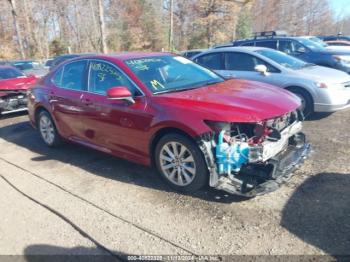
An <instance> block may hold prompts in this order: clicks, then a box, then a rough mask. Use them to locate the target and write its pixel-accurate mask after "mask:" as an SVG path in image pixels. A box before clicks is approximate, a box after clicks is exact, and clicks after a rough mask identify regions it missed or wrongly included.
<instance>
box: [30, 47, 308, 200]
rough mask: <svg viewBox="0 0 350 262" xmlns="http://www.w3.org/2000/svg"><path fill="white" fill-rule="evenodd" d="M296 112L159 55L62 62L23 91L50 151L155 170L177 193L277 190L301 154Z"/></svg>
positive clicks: (274, 95) (243, 83) (291, 102)
mask: <svg viewBox="0 0 350 262" xmlns="http://www.w3.org/2000/svg"><path fill="white" fill-rule="evenodd" d="M262 98H263V99H262ZM276 101H278V104H277V103H276ZM299 107H300V101H299V99H298V98H297V97H296V96H295V95H293V94H291V93H290V92H287V91H284V90H282V89H279V88H276V87H273V86H270V85H268V84H264V83H258V82H251V81H247V80H237V79H231V80H225V79H224V78H222V77H221V76H219V75H217V74H216V73H214V72H212V71H210V70H208V69H206V68H204V67H202V66H199V65H197V64H195V63H193V62H192V61H190V60H188V59H186V58H184V57H182V56H174V55H171V54H166V53H125V54H120V55H109V56H106V55H95V56H86V57H81V58H76V59H73V60H70V61H66V62H64V63H62V64H60V65H59V66H58V67H56V68H55V69H54V70H52V71H51V72H50V73H49V74H48V75H47V76H46V77H45V78H44V79H42V80H40V81H39V82H38V84H37V85H36V86H35V87H33V88H31V90H30V92H29V102H28V108H29V117H30V121H31V123H32V124H33V126H34V127H36V128H38V130H39V132H40V134H41V137H42V139H43V141H44V142H45V143H46V144H47V145H48V146H50V147H52V146H57V145H58V144H59V142H60V140H61V139H62V138H63V139H65V140H69V141H72V142H75V143H79V144H82V145H85V146H89V147H91V148H93V149H97V150H100V151H103V152H106V153H109V154H112V155H114V156H118V157H122V158H125V159H127V160H130V161H134V162H137V163H139V164H144V165H152V164H154V165H155V166H156V167H157V169H158V171H159V173H160V175H161V177H162V178H163V179H164V181H166V182H167V183H168V184H169V185H170V186H172V187H173V188H175V189H177V190H180V191H186V192H193V191H196V190H198V189H199V188H201V187H203V186H204V185H207V184H208V183H209V184H210V186H212V187H215V188H217V189H221V190H225V191H227V192H229V193H232V194H240V195H244V196H249V197H251V196H255V195H259V194H264V193H267V192H270V191H273V190H276V189H277V188H278V187H279V185H281V184H282V183H283V182H285V181H286V180H288V179H289V178H290V176H291V174H292V172H293V171H294V170H295V169H296V168H297V166H299V165H300V164H301V163H302V162H303V159H304V158H306V156H307V155H308V153H309V150H310V146H309V144H308V143H307V142H306V140H305V135H304V134H303V133H302V132H301V129H302V114H301V113H300V112H299V110H298V108H299Z"/></svg>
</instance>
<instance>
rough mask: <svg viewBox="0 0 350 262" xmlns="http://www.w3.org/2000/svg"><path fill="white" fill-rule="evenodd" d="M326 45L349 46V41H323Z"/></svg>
mask: <svg viewBox="0 0 350 262" xmlns="http://www.w3.org/2000/svg"><path fill="white" fill-rule="evenodd" d="M325 43H326V44H327V45H328V46H350V41H343V40H335V41H325Z"/></svg>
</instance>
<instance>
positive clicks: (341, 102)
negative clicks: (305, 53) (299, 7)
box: [192, 47, 350, 116]
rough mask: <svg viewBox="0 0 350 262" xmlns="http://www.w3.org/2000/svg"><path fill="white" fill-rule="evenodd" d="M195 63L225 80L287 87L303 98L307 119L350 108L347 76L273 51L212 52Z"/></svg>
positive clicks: (201, 56) (219, 50)
mask: <svg viewBox="0 0 350 262" xmlns="http://www.w3.org/2000/svg"><path fill="white" fill-rule="evenodd" d="M192 60H193V61H195V62H196V63H199V64H201V65H203V66H205V67H207V68H210V69H212V70H214V71H216V72H217V73H219V74H220V75H222V76H224V77H226V78H230V77H235V78H242V79H249V80H255V81H260V82H265V83H269V84H272V85H275V86H279V87H282V88H285V89H287V90H289V91H291V92H293V93H294V94H296V95H297V96H299V97H300V99H301V101H302V110H303V112H304V115H306V116H307V115H309V114H311V113H312V112H334V111H337V110H340V109H344V108H348V107H350V76H349V75H348V74H346V73H344V72H342V71H339V70H336V69H332V68H328V67H322V66H317V65H314V64H309V63H306V62H304V61H302V60H299V59H297V58H294V57H292V56H289V55H287V54H285V53H282V52H279V51H276V50H273V49H269V48H263V47H227V48H219V49H211V50H209V51H207V52H204V53H201V54H198V55H196V56H194V57H193V58H192ZM262 99H263V98H262ZM276 103H278V101H276Z"/></svg>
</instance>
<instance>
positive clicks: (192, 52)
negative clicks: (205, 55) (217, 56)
mask: <svg viewBox="0 0 350 262" xmlns="http://www.w3.org/2000/svg"><path fill="white" fill-rule="evenodd" d="M206 50H207V49H192V50H187V51H183V52H181V55H182V56H184V57H186V58H191V57H193V56H195V55H198V54H200V53H202V52H204V51H206Z"/></svg>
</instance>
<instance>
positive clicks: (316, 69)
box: [295, 66, 350, 84]
mask: <svg viewBox="0 0 350 262" xmlns="http://www.w3.org/2000/svg"><path fill="white" fill-rule="evenodd" d="M295 72H296V73H297V74H298V75H302V76H303V77H305V78H307V79H310V80H314V81H322V82H327V83H337V84H338V83H345V82H349V81H350V75H348V74H347V73H345V72H343V71H340V70H336V69H333V68H329V67H324V66H309V67H305V68H303V69H300V70H295Z"/></svg>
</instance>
